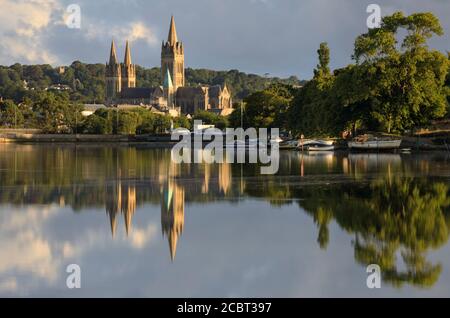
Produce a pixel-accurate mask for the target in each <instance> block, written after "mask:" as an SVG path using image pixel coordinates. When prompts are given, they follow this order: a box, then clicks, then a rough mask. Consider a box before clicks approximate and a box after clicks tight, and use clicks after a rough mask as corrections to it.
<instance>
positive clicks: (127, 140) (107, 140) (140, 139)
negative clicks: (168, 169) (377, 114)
mask: <svg viewBox="0 0 450 318" xmlns="http://www.w3.org/2000/svg"><path fill="white" fill-rule="evenodd" d="M402 138H403V141H402V145H401V148H408V149H410V150H411V151H412V152H418V151H447V152H450V145H436V144H433V143H432V141H431V138H429V139H428V140H427V138H417V137H411V136H405V137H402ZM177 143H178V141H172V140H171V135H169V134H165V135H87V134H44V133H41V132H38V131H27V132H18V131H11V132H4V131H0V144H85V145H92V144H102V145H123V146H133V145H145V146H150V147H152V148H171V147H172V146H174V145H175V144H177ZM204 143H206V144H208V143H209V141H205V142H204ZM280 150H282V151H284V150H289V149H280ZM336 150H339V151H348V150H349V149H348V148H347V146H346V142H345V141H344V140H338V141H337V149H336Z"/></svg>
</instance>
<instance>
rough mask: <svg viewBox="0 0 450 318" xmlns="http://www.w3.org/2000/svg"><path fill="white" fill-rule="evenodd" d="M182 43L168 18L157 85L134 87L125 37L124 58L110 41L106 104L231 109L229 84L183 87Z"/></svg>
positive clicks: (175, 109) (224, 111)
mask: <svg viewBox="0 0 450 318" xmlns="http://www.w3.org/2000/svg"><path fill="white" fill-rule="evenodd" d="M184 69H185V64H184V45H183V43H182V42H180V41H179V40H178V36H177V31H176V27H175V20H174V18H173V17H172V19H171V22H170V29H169V36H168V39H167V41H166V42H164V41H163V43H162V47H161V76H162V78H163V83H162V85H161V86H157V87H149V88H137V87H136V67H135V65H134V64H132V61H131V49H130V45H129V43H128V41H127V43H126V48H125V59H124V62H123V63H119V61H118V59H117V52H116V47H115V43H114V41H113V42H112V43H111V51H110V57H109V62H108V63H107V64H106V104H107V105H108V106H116V105H121V104H128V105H139V106H147V107H153V108H155V109H159V110H160V111H162V112H165V113H170V114H171V115H173V116H176V115H177V114H180V113H181V114H185V115H191V114H194V113H195V112H196V111H198V110H205V111H210V112H214V113H216V114H220V115H228V114H230V113H231V112H232V111H233V103H232V98H231V92H230V90H229V88H228V87H227V86H226V85H224V86H223V87H222V86H220V85H214V86H207V85H198V86H195V87H187V86H186V79H185V71H184Z"/></svg>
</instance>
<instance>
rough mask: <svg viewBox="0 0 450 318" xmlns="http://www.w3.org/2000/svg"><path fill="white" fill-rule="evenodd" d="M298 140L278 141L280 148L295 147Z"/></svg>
mask: <svg viewBox="0 0 450 318" xmlns="http://www.w3.org/2000/svg"><path fill="white" fill-rule="evenodd" d="M297 148H298V141H297V140H286V141H283V142H281V143H280V149H297Z"/></svg>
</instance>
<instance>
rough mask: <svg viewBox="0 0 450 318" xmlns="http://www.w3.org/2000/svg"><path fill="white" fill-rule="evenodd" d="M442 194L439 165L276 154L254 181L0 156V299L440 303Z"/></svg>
mask: <svg viewBox="0 0 450 318" xmlns="http://www.w3.org/2000/svg"><path fill="white" fill-rule="evenodd" d="M449 188H450V156H448V155H447V154H445V153H430V154H422V155H396V154H380V155H377V154H370V155H368V154H351V155H345V154H320V155H311V156H310V155H302V154H300V153H297V152H282V154H281V165H280V171H279V174H277V175H275V176H261V175H259V167H257V166H255V165H240V164H234V165H231V164H213V165H208V164H192V165H175V164H172V163H171V160H170V152H169V151H167V150H155V149H146V148H142V147H141V148H140V147H137V148H135V147H102V146H98V147H96V146H79V147H75V146H48V145H47V146H46V145H33V146H32V145H0V296H39V297H47V296H62V297H79V296H88V297H89V296H112V297H116V296H125V297H128V296H130V297H131V296H137V297H256V296H260V297H270V296H277V297H302V296H312V297H316V296H363V297H379V296H395V297H399V296H450V246H449V244H448V243H449V229H450V208H449V206H450V200H449V197H448V193H449ZM72 263H75V264H78V265H80V267H81V271H82V273H81V274H82V275H81V284H82V286H81V289H78V290H69V289H68V288H67V287H66V277H67V275H68V274H67V273H66V267H67V266H68V265H69V264H72ZM372 263H376V264H379V265H380V266H381V267H382V270H383V282H382V288H381V289H379V290H369V289H368V288H367V287H366V278H367V274H366V266H367V265H368V264H372Z"/></svg>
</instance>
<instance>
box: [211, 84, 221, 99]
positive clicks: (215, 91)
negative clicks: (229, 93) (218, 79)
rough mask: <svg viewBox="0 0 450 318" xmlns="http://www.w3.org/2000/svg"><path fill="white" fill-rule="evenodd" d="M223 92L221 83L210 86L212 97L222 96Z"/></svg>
mask: <svg viewBox="0 0 450 318" xmlns="http://www.w3.org/2000/svg"><path fill="white" fill-rule="evenodd" d="M221 93H222V87H221V86H220V85H214V86H210V87H209V96H210V97H220V94H221Z"/></svg>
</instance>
